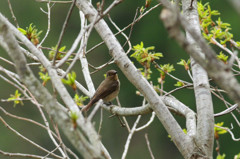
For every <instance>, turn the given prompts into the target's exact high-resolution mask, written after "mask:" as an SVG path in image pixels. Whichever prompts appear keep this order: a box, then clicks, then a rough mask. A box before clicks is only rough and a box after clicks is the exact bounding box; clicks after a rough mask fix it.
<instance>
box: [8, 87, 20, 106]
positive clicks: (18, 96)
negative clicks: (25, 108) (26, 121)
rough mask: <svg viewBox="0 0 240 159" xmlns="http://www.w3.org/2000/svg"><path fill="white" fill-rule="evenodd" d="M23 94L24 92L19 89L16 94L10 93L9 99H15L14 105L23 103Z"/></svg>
mask: <svg viewBox="0 0 240 159" xmlns="http://www.w3.org/2000/svg"><path fill="white" fill-rule="evenodd" d="M21 95H22V94H21V93H19V92H18V90H16V91H15V94H14V95H12V94H10V97H9V98H8V101H14V105H13V106H14V107H15V106H16V105H17V104H19V103H20V104H21V105H23V102H22V100H21V97H20V96H21Z"/></svg>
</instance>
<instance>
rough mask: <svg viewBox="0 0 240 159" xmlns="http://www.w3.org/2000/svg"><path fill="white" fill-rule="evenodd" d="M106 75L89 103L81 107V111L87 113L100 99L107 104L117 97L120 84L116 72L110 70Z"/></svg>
mask: <svg viewBox="0 0 240 159" xmlns="http://www.w3.org/2000/svg"><path fill="white" fill-rule="evenodd" d="M106 74H107V77H106V79H105V80H103V81H102V83H101V84H100V85H99V86H98V89H97V90H96V92H95V94H94V95H93V97H92V98H91V100H90V101H89V103H88V104H87V105H86V106H85V107H83V109H82V111H88V109H89V108H90V107H91V106H93V105H94V104H95V103H96V102H97V101H99V100H100V99H102V100H103V102H104V103H109V102H111V101H112V100H113V99H114V98H116V96H117V95H118V93H119V90H120V82H119V79H118V75H117V71H115V70H110V71H108V72H107V73H106Z"/></svg>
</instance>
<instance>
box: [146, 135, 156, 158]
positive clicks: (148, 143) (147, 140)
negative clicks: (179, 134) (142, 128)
mask: <svg viewBox="0 0 240 159" xmlns="http://www.w3.org/2000/svg"><path fill="white" fill-rule="evenodd" d="M144 136H145V139H146V143H147V147H148V151H149V153H150V155H151V158H152V159H155V157H154V155H153V152H152V149H151V146H150V142H149V139H148V134H145V135H144Z"/></svg>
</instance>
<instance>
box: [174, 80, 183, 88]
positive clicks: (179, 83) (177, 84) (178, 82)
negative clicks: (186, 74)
mask: <svg viewBox="0 0 240 159" xmlns="http://www.w3.org/2000/svg"><path fill="white" fill-rule="evenodd" d="M174 86H176V87H182V86H184V83H183V82H181V81H177V83H176V84H174Z"/></svg>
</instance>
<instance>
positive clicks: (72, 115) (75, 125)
mask: <svg viewBox="0 0 240 159" xmlns="http://www.w3.org/2000/svg"><path fill="white" fill-rule="evenodd" d="M70 117H71V119H72V123H73V128H74V129H76V128H77V119H78V117H79V116H78V113H77V112H73V111H70Z"/></svg>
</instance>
